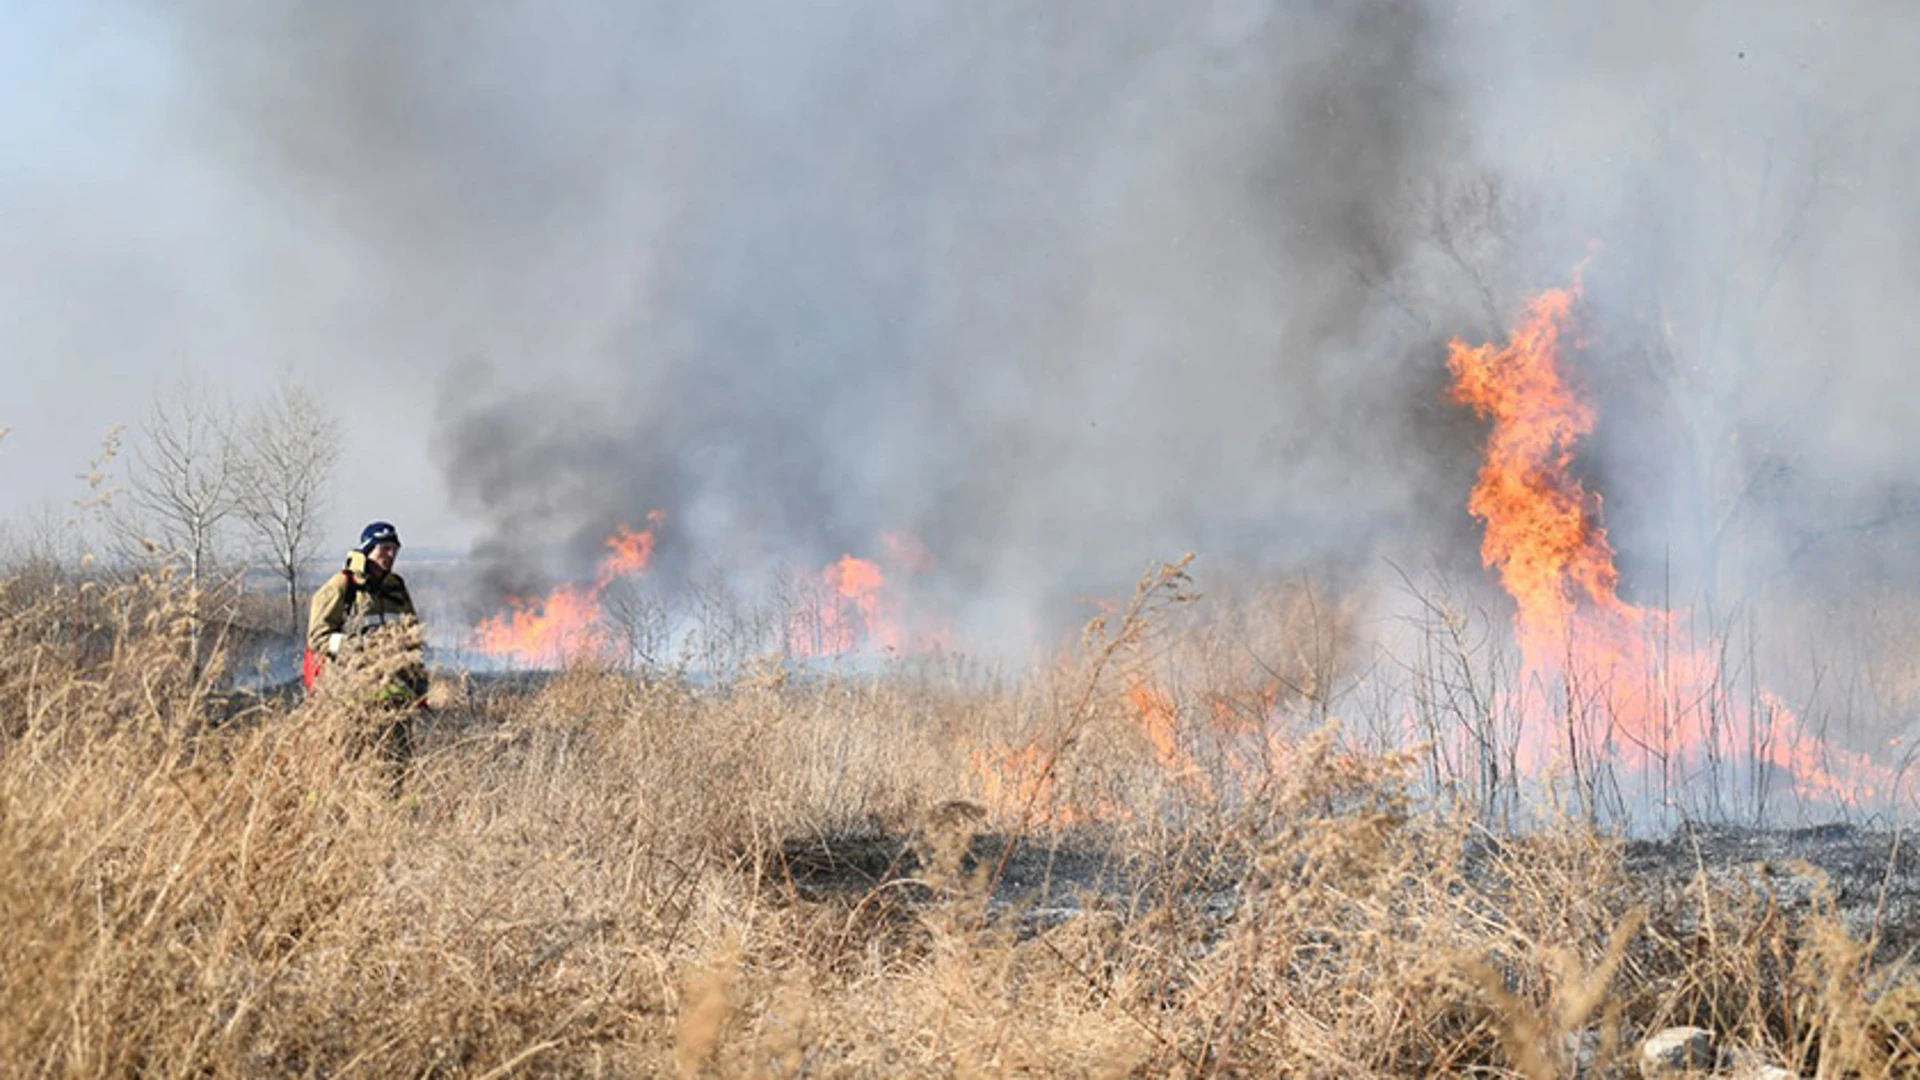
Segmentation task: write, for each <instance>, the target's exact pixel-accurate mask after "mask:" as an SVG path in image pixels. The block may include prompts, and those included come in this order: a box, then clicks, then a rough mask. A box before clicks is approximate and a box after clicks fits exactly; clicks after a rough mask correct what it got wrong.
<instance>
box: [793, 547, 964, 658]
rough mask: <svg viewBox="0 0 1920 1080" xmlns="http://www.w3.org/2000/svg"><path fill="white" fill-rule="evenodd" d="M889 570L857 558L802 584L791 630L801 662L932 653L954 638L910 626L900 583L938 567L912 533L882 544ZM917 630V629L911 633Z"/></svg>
mask: <svg viewBox="0 0 1920 1080" xmlns="http://www.w3.org/2000/svg"><path fill="white" fill-rule="evenodd" d="M880 547H881V550H882V552H883V555H882V559H883V561H884V562H885V564H886V566H885V567H884V568H883V567H882V565H881V563H879V562H875V561H873V560H870V559H863V558H859V557H857V556H855V555H852V554H846V555H842V556H841V557H840V558H839V559H838V560H837V561H835V562H833V563H831V564H830V565H828V566H827V567H826V569H824V570H822V571H820V573H819V574H818V575H817V576H816V577H815V578H813V579H811V580H808V581H803V582H802V583H801V592H800V596H799V601H800V603H799V604H798V605H797V608H796V610H795V611H794V614H793V616H792V617H791V619H790V620H789V624H788V627H787V651H788V652H789V653H791V654H793V655H795V656H801V657H828V656H844V655H847V654H849V653H854V652H859V651H861V650H863V649H876V650H880V651H883V652H887V653H896V654H898V653H908V652H931V651H934V650H937V649H941V648H944V647H945V643H946V641H947V640H948V639H949V637H950V636H951V635H949V634H947V633H946V632H945V631H944V630H941V629H928V628H927V627H926V623H925V621H924V620H922V621H920V622H914V623H910V620H909V618H908V605H907V601H906V597H905V595H904V590H903V589H902V588H901V585H900V582H901V580H902V579H904V578H909V577H911V576H913V575H915V574H920V573H925V572H927V571H929V570H931V569H933V567H934V565H935V564H934V560H933V557H932V556H931V555H930V554H928V552H927V549H926V546H925V545H923V544H921V543H920V541H919V540H918V539H916V538H915V537H913V536H912V535H910V534H907V533H898V532H894V533H884V534H882V536H881V538H880ZM910 626H911V629H910Z"/></svg>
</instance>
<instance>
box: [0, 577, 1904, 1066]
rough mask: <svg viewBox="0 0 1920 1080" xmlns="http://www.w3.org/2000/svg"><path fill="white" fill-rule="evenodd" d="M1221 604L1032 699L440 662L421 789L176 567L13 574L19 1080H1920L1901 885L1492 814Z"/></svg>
mask: <svg viewBox="0 0 1920 1080" xmlns="http://www.w3.org/2000/svg"><path fill="white" fill-rule="evenodd" d="M1184 589H1185V579H1184V574H1183V573H1182V572H1181V571H1180V570H1179V569H1178V568H1169V569H1167V570H1165V571H1163V572H1162V573H1161V574H1159V575H1157V576H1152V575H1150V576H1149V578H1148V579H1147V580H1146V581H1144V582H1143V583H1142V588H1141V591H1140V593H1139V594H1138V595H1137V596H1136V597H1135V598H1134V600H1133V602H1132V604H1131V605H1130V606H1128V607H1126V608H1125V610H1117V611H1116V612H1115V613H1114V614H1113V615H1112V616H1111V617H1110V619H1109V620H1108V621H1107V623H1106V625H1105V628H1104V631H1103V632H1102V633H1097V634H1093V635H1090V636H1089V638H1088V639H1087V641H1086V642H1085V644H1084V646H1083V647H1081V648H1080V649H1079V650H1078V651H1077V652H1074V653H1072V654H1071V655H1068V656H1065V657H1062V658H1060V659H1059V660H1058V661H1056V662H1054V663H1051V664H1049V665H1045V666H1043V667H1042V668H1041V669H1039V670H1037V671H1035V672H1033V673H1031V674H1026V675H1021V676H1018V677H1013V676H1005V675H997V674H992V673H988V672H983V671H979V670H974V669H972V668H969V667H968V666H967V665H965V664H963V663H960V662H958V661H953V662H946V661H925V662H918V663H905V662H902V663H899V664H895V665H892V666H889V667H885V668H882V669H879V670H866V671H862V672H860V673H858V674H853V673H845V674H840V675H836V674H834V673H833V671H832V670H831V669H824V670H814V671H809V670H795V669H793V668H792V667H791V666H782V665H777V664H772V663H769V664H764V665H760V666H757V667H750V668H748V669H746V670H745V671H743V672H742V673H741V674H740V675H739V676H738V677H737V678H731V679H729V680H726V681H723V682H715V681H711V680H696V679H692V678H688V677H684V676H675V675H673V674H671V673H656V674H652V675H648V676H645V677H640V676H637V675H635V674H633V673H630V672H621V671H614V670H607V669H596V668H594V667H592V666H589V665H582V666H580V667H577V668H576V669H574V670H569V671H566V672H564V673H561V674H559V675H558V676H556V677H554V678H552V679H550V680H546V681H543V682H537V683H536V682H532V681H528V682H525V683H521V684H505V683H497V684H489V683H486V682H484V681H475V680H462V679H460V678H458V677H455V676H446V677H443V678H442V679H441V682H440V684H439V686H438V687H437V689H436V703H437V708H436V709H435V711H434V712H433V714H432V717H431V719H430V720H429V721H427V722H425V723H424V724H423V726H422V729H421V732H420V736H419V757H418V761H417V764H416V767H415V768H414V770H413V771H412V773H411V774H410V775H409V776H408V777H407V779H406V781H405V785H404V788H403V790H402V791H401V793H400V794H399V795H398V796H397V797H396V796H395V795H394V794H393V793H392V791H391V789H390V786H389V783H388V780H387V778H386V777H385V776H384V775H383V773H382V771H381V768H380V764H379V762H378V760H377V759H375V758H374V757H372V756H371V755H369V754H367V753H365V752H363V751H362V750H361V749H360V748H359V747H360V741H359V739H358V737H357V734H356V733H357V732H360V731H363V730H364V729H365V728H366V726H367V725H368V724H369V723H371V722H372V718H370V717H369V716H368V715H366V714H364V713H359V712H356V711H354V710H353V709H351V708H348V707H346V706H342V705H329V704H326V703H315V704H309V703H304V702H286V701H277V700H265V701H259V702H254V703H248V702H246V701H244V700H239V699H234V698H232V697H231V696H229V695H227V694H224V693H221V692H217V691H216V687H218V686H219V685H220V670H219V664H218V662H217V660H218V657H217V656H216V658H215V660H216V662H215V663H213V664H210V665H207V666H206V667H205V670H204V671H203V672H202V673H201V674H200V675H199V677H198V678H197V679H196V678H195V677H194V676H193V669H194V665H192V664H190V663H189V662H188V658H187V656H186V655H185V651H184V650H185V648H186V642H187V641H188V639H189V634H188V633H187V618H186V612H185V608H184V607H183V606H182V605H181V604H180V603H178V597H177V596H176V595H175V594H174V592H173V591H172V590H171V589H170V587H169V586H168V585H167V584H166V583H165V582H155V581H143V582H132V583H122V584H105V583H98V584H83V583H77V582H75V581H72V580H65V581H60V582H55V583H52V584H48V583H45V582H42V583H39V584H38V585H36V586H34V587H33V588H28V587H27V586H26V585H25V584H24V583H22V582H20V581H14V582H11V583H9V584H6V585H0V868H4V869H3V872H0V933H3V934H4V942H5V947H4V949H0V1072H3V1073H4V1074H5V1075H7V1076H18V1077H66V1076H143V1077H188V1076H192V1077H252V1076H283V1075H284V1076H329V1077H347V1076H368V1077H394V1076H436V1077H472V1078H481V1077H488V1078H491V1077H505V1076H595V1077H598V1076H609V1077H623V1076H680V1077H693V1076H756V1077H803V1076H804V1077H909V1076H911V1077H918V1076H941V1077H946V1076H952V1077H989V1076H990V1077H1012V1076H1036V1077H1037V1076H1087V1077H1128V1076H1138V1077H1159V1076H1184V1077H1199V1076H1245V1077H1251V1076H1301V1077H1371V1076H1524V1077H1551V1076H1571V1075H1576V1074H1581V1075H1592V1076H1605V1075H1636V1073H1635V1072H1634V1069H1635V1068H1636V1066H1635V1064H1634V1057H1635V1055H1636V1052H1637V1050H1638V1047H1639V1042H1640V1040H1641V1039H1643V1038H1644V1037H1645V1036H1646V1035H1647V1033H1649V1032H1652V1031H1655V1030H1658V1029H1661V1028H1665V1027H1669V1026H1672V1025H1682V1024H1696V1025H1699V1026H1701V1027H1705V1028H1710V1029H1712V1030H1713V1031H1715V1032H1716V1033H1718V1035H1719V1037H1720V1040H1721V1043H1722V1047H1723V1049H1724V1052H1725V1055H1726V1057H1727V1061H1728V1065H1729V1067H1730V1068H1731V1067H1734V1066H1735V1065H1739V1066H1740V1067H1745V1068H1749V1069H1753V1068H1757V1065H1756V1064H1755V1063H1758V1062H1767V1063H1771V1064H1773V1065H1775V1066H1778V1067H1783V1068H1785V1069H1787V1070H1789V1071H1788V1072H1787V1073H1781V1074H1776V1075H1804V1076H1821V1077H1838V1076H1883V1075H1901V1074H1907V1073H1913V1072H1920V1045H1917V1044H1916V1041H1915V1040H1920V988H1917V987H1916V985H1915V984H1914V983H1912V982H1911V976H1910V967H1909V965H1908V964H1907V963H1906V960H1905V957H1904V955H1903V953H1902V948H1903V944H1902V942H1903V940H1904V939H1902V938H1901V936H1900V935H1901V933H1902V927H1901V925H1899V923H1900V920H1898V919H1895V918H1893V917H1892V916H1891V915H1890V914H1889V912H1891V911H1892V908H1891V906H1890V905H1888V904H1886V903H1884V902H1882V903H1880V904H1879V905H1878V906H1879V910H1878V912H1877V915H1876V913H1874V912H1873V911H1872V909H1873V908H1874V903H1873V901H1874V899H1875V898H1874V897H1871V896H1869V897H1868V898H1867V901H1868V902H1867V907H1868V909H1869V915H1870V916H1874V917H1869V918H1866V919H1864V920H1863V919H1861V918H1858V917H1850V916H1848V915H1847V914H1846V912H1845V911H1843V910H1842V909H1843V907H1844V906H1845V905H1844V904H1843V898H1841V897H1839V896H1838V895H1837V889H1836V888H1835V887H1834V886H1833V885H1832V884H1831V883H1826V884H1823V881H1822V878H1821V876H1820V875H1819V874H1818V873H1816V872H1814V871H1812V870H1811V869H1810V868H1807V867H1804V866H1796V865H1780V866H1770V867H1762V868H1758V869H1755V868H1751V867H1749V868H1746V870H1742V871H1741V872H1712V868H1711V867H1709V866H1707V865H1706V864H1705V863H1704V862H1702V863H1701V864H1700V865H1699V867H1698V868H1697V872H1696V871H1695V870H1690V869H1688V868H1687V867H1685V866H1684V865H1683V866H1682V867H1681V868H1680V869H1679V870H1678V871H1676V872H1674V873H1671V874H1667V875H1665V876H1660V875H1654V874H1650V873H1648V872H1645V871H1644V870H1639V869H1634V868H1633V865H1634V864H1632V863H1630V861H1629V858H1628V851H1629V848H1628V845H1627V844H1626V843H1624V842H1623V841H1621V840H1618V839H1613V838H1609V837H1607V836H1604V835H1600V834H1598V833H1596V832H1594V831H1591V830H1589V829H1586V828H1583V827H1581V826H1579V825H1576V824H1572V823H1567V824H1553V823H1551V822H1546V823H1542V824H1539V825H1537V826H1535V827H1533V828H1530V829H1528V830H1526V831H1524V832H1522V833H1517V834H1514V835H1505V836H1496V835H1495V834H1494V832H1493V831H1492V830H1490V829H1489V828H1488V827H1486V824H1485V823H1484V822H1482V821H1481V820H1478V819H1477V818H1476V816H1475V815H1474V814H1472V813H1469V812H1467V811H1466V810H1464V809H1462V808H1461V807H1462V806H1463V804H1462V803H1461V802H1459V801H1457V800H1456V801H1451V802H1443V801H1440V800H1435V799H1433V798H1430V797H1428V796H1427V795H1423V794H1422V792H1421V787H1422V784H1423V783H1424V774H1426V773H1427V772H1429V771H1430V769H1431V765H1432V762H1431V760H1430V759H1429V758H1428V757H1426V756H1423V754H1422V752H1421V751H1420V750H1419V749H1418V748H1416V747H1408V748H1406V749H1405V752H1402V753H1394V752H1381V753H1375V752H1367V751H1365V750H1363V749H1360V747H1361V746H1363V745H1364V743H1365V740H1361V739H1357V738H1354V737H1352V733H1351V731H1350V730H1348V729H1346V728H1343V727H1342V726H1341V721H1342V720H1343V717H1342V716H1340V715H1339V711H1340V710H1339V709H1337V708H1334V707H1332V706H1331V705H1330V704H1329V696H1328V695H1327V693H1326V692H1325V690H1324V683H1325V680H1327V679H1328V678H1330V677H1331V675H1332V673H1334V672H1335V671H1337V670H1338V669H1339V668H1340V667H1341V666H1342V665H1344V664H1347V663H1348V659H1347V658H1346V656H1345V652H1346V650H1347V648H1348V646H1347V643H1346V637H1347V633H1346V630H1345V629H1344V627H1343V625H1342V622H1343V619H1344V618H1345V615H1344V614H1343V613H1342V611H1341V610H1340V609H1339V605H1337V604H1333V603H1329V602H1326V601H1323V600H1317V599H1315V598H1314V597H1312V596H1311V595H1310V594H1307V593H1305V592H1303V591H1301V590H1298V589H1295V590H1291V591H1287V590H1282V591H1280V592H1276V593H1272V594H1269V595H1264V596H1261V597H1257V598H1254V600H1253V601H1251V602H1249V603H1247V604H1243V605H1235V604H1232V603H1223V604H1221V605H1219V606H1217V607H1215V608H1214V609H1213V610H1212V611H1210V612H1208V613H1207V614H1205V615H1202V616H1198V617H1196V616H1194V615H1193V614H1192V613H1193V612H1195V611H1197V610H1200V609H1204V608H1205V607H1206V605H1207V604H1209V603H1210V602H1211V600H1212V598H1210V597H1209V598H1207V599H1205V600H1203V601H1201V602H1200V603H1199V604H1194V605H1189V604H1185V603H1183V601H1184V599H1186V594H1185V592H1184ZM1250 612H1259V613H1261V614H1260V616H1259V617H1258V618H1257V619H1256V618H1254V617H1253V616H1252V615H1250V614H1249V613H1250ZM1169 672H1175V673H1178V678H1175V677H1173V676H1171V675H1168V674H1167V673H1169ZM1249 717H1252V718H1256V720H1249V719H1247V718H1249ZM1448 807H1452V808H1451V809H1448ZM1891 865H1892V864H1891V862H1890V863H1889V866H1891ZM1747 871H1752V872H1747ZM1889 879H1890V878H1889ZM1880 899H1881V900H1882V901H1884V899H1885V896H1884V894H1883V895H1882V896H1881V897H1880ZM1856 907H1857V905H1856ZM1741 1063H1744V1064H1741ZM1751 1074H1752V1075H1759V1074H1758V1073H1751Z"/></svg>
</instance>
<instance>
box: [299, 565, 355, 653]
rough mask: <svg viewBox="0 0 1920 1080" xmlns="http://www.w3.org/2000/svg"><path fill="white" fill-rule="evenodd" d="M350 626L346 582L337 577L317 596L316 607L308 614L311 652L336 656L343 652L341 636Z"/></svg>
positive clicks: (314, 604) (314, 600)
mask: <svg viewBox="0 0 1920 1080" xmlns="http://www.w3.org/2000/svg"><path fill="white" fill-rule="evenodd" d="M346 626H347V590H346V582H345V580H344V579H343V578H342V577H341V575H339V574H335V575H333V576H332V577H330V578H328V579H327V583H326V584H325V585H322V586H320V591H318V592H316V593H314V594H313V604H312V605H311V607H310V608H309V609H308V611H307V648H309V649H311V650H312V651H314V652H316V653H319V654H320V655H322V656H333V655H334V654H335V653H337V652H338V651H339V649H340V634H341V632H342V631H344V630H345V629H346Z"/></svg>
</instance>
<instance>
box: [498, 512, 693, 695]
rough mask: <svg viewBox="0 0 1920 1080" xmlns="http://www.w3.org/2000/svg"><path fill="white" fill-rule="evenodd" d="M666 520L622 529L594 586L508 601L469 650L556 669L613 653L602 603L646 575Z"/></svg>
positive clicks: (653, 518)
mask: <svg viewBox="0 0 1920 1080" xmlns="http://www.w3.org/2000/svg"><path fill="white" fill-rule="evenodd" d="M665 520H666V514H665V513H664V512H662V511H659V510H654V511H652V512H650V513H648V514H647V528H646V529H644V530H640V529H635V528H633V527H632V526H630V525H621V526H620V527H619V528H617V529H615V530H614V533H613V535H612V536H609V537H608V538H607V539H606V542H605V545H604V546H605V548H606V550H607V554H606V555H604V556H602V557H601V559H600V563H599V566H598V568H597V569H596V571H595V573H594V579H593V584H592V585H587V586H581V585H562V586H560V587H559V588H557V589H554V590H553V591H552V592H550V593H548V594H547V595H546V596H545V597H542V598H540V599H538V600H527V599H524V598H521V597H508V598H507V602H506V608H507V610H505V611H503V612H501V613H500V614H498V615H495V616H493V617H491V618H489V619H486V620H485V621H483V622H482V623H481V624H480V625H479V626H477V627H475V628H474V631H473V635H472V637H471V639H470V647H471V648H472V649H473V650H474V651H475V652H479V653H482V654H484V655H487V656H491V657H495V658H497V659H501V660H511V661H515V662H519V663H524V664H555V663H560V662H563V661H565V660H567V659H568V658H571V657H578V656H593V655H603V654H605V653H606V652H608V651H609V646H610V642H609V640H608V638H607V634H606V628H605V624H604V618H603V614H602V611H601V607H600V601H601V597H602V596H604V595H605V593H606V591H607V590H608V589H609V588H611V587H612V586H613V584H614V583H615V582H617V581H619V580H621V579H623V578H628V577H635V576H638V575H641V574H644V573H646V572H647V568H648V567H649V566H650V565H651V564H652V562H653V551H654V546H655V544H656V542H657V535H658V534H657V530H658V529H659V527H660V525H661V524H662V523H663V522H665Z"/></svg>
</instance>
